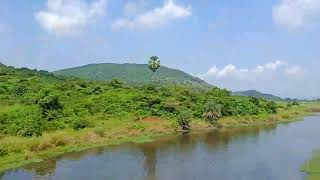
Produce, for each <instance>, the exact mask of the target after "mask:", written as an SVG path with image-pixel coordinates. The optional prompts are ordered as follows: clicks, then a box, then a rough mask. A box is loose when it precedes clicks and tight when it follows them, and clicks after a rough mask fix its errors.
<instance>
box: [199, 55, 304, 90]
mask: <svg viewBox="0 0 320 180" xmlns="http://www.w3.org/2000/svg"><path fill="white" fill-rule="evenodd" d="M304 72H305V70H304V68H302V67H300V66H298V65H294V66H292V65H290V64H288V63H287V62H285V61H280V60H278V61H272V62H269V63H266V64H263V65H257V66H256V67H253V68H238V67H237V66H235V65H233V64H228V65H226V66H225V67H222V68H218V67H217V66H213V67H211V68H210V69H209V70H208V71H207V72H206V73H204V74H200V75H198V77H199V78H201V79H203V80H205V81H207V82H209V83H211V84H214V85H217V86H219V87H223V88H228V89H230V90H234V91H236V90H248V89H257V90H261V91H266V92H275V94H281V93H283V94H285V93H287V94H286V95H283V96H296V95H297V94H298V93H296V94H295V93H294V92H293V93H292V94H290V93H289V91H296V90H298V89H299V88H295V87H296V86H297V84H299V83H303V82H304V78H305V73H304ZM298 81H299V83H298ZM301 87H303V86H301ZM299 93H300V92H299Z"/></svg>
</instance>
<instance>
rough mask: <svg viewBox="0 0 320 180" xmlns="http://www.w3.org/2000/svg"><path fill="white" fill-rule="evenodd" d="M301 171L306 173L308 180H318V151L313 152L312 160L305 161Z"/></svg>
mask: <svg viewBox="0 0 320 180" xmlns="http://www.w3.org/2000/svg"><path fill="white" fill-rule="evenodd" d="M301 170H302V171H303V172H305V173H307V179H308V180H318V179H320V151H317V152H314V153H313V156H312V159H311V160H309V161H307V162H306V163H305V164H304V165H303V166H302V167H301Z"/></svg>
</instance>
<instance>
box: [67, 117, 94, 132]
mask: <svg viewBox="0 0 320 180" xmlns="http://www.w3.org/2000/svg"><path fill="white" fill-rule="evenodd" d="M71 127H72V128H73V129H74V130H80V129H84V128H88V127H92V124H91V122H90V121H88V120H86V119H79V118H77V119H75V120H74V121H73V122H72V124H71Z"/></svg>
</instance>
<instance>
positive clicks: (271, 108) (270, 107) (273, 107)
mask: <svg viewBox="0 0 320 180" xmlns="http://www.w3.org/2000/svg"><path fill="white" fill-rule="evenodd" d="M266 111H267V112H268V113H272V114H276V113H277V104H276V103H275V102H274V101H269V102H267V104H266Z"/></svg>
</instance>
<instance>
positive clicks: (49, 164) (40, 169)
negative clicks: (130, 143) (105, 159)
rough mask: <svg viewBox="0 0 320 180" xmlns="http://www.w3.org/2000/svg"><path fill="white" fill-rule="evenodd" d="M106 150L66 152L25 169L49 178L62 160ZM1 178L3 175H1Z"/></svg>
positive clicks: (79, 158) (77, 158)
mask: <svg viewBox="0 0 320 180" xmlns="http://www.w3.org/2000/svg"><path fill="white" fill-rule="evenodd" d="M104 152H106V148H103V147H102V148H93V149H89V150H85V151H79V152H72V153H66V154H64V155H61V156H58V157H56V158H52V159H48V160H45V161H43V162H40V163H31V164H29V165H27V166H25V167H23V169H24V170H26V171H29V172H32V173H34V174H35V179H48V178H49V177H51V176H53V175H54V174H55V171H56V168H57V162H59V161H60V160H72V161H78V160H81V159H83V158H84V157H86V156H98V155H101V154H102V153H104ZM0 179H1V176H0Z"/></svg>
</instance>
